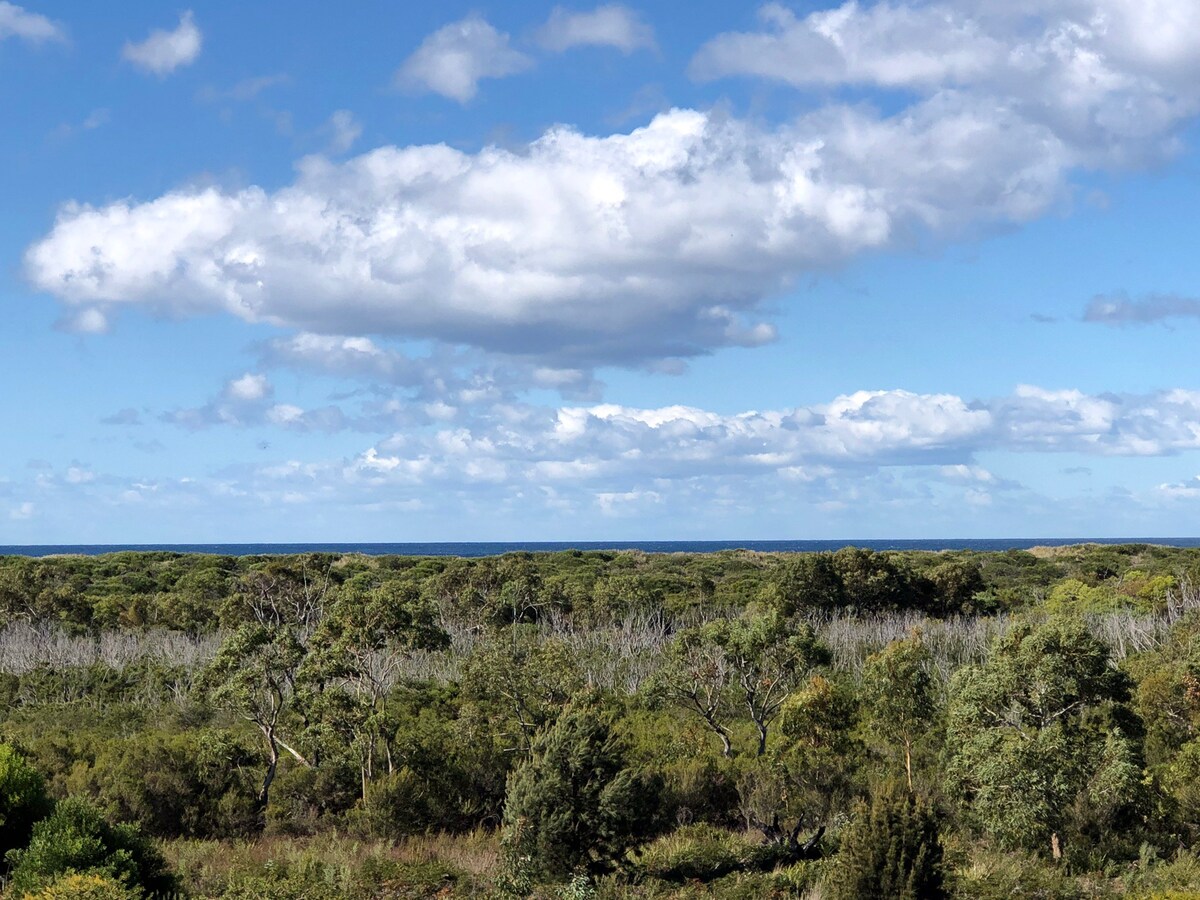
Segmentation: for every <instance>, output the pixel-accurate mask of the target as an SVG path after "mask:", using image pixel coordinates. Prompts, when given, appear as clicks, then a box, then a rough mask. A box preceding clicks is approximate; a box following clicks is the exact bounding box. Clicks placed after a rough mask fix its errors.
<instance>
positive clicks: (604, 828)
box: [504, 694, 657, 878]
mask: <svg viewBox="0 0 1200 900" xmlns="http://www.w3.org/2000/svg"><path fill="white" fill-rule="evenodd" d="M656 793H657V785H656V784H655V781H654V779H652V778H648V777H647V776H645V775H644V774H643V773H641V772H637V771H635V770H633V769H630V768H627V767H626V759H625V749H624V747H623V746H622V745H621V743H620V741H619V740H618V739H617V737H616V736H615V735H614V733H613V729H612V714H611V712H609V711H608V710H607V709H606V708H605V707H604V706H603V705H602V704H601V702H600V700H599V698H598V697H597V696H595V695H592V694H587V695H583V696H580V697H578V698H576V699H575V700H574V701H572V702H571V703H570V704H568V705H567V707H566V708H565V709H564V710H563V712H562V714H561V715H560V716H559V717H558V719H557V720H556V721H555V722H554V724H553V725H551V726H550V727H549V728H547V729H545V730H544V731H543V732H541V733H540V734H539V735H538V737H537V739H536V740H535V741H534V744H533V752H532V754H531V756H530V758H529V759H528V760H527V761H526V762H525V763H523V764H522V765H520V766H519V767H518V768H517V769H516V770H515V771H514V772H513V774H512V776H511V777H510V779H509V784H508V798H507V802H506V804H505V809H504V821H505V825H506V827H507V829H508V839H509V842H510V846H511V847H512V848H513V852H514V854H515V855H516V857H517V858H518V859H524V860H527V861H528V862H529V864H530V866H531V867H532V868H533V869H534V870H535V871H537V872H539V873H541V874H544V875H547V876H550V877H556V878H561V877H565V876H567V875H569V874H571V873H572V872H576V871H578V870H580V869H586V870H592V871H603V870H605V869H607V868H609V867H611V866H612V864H613V863H615V862H616V861H617V860H618V859H620V858H621V856H622V855H623V854H624V852H625V850H626V849H628V848H629V847H631V846H633V845H634V844H635V843H636V842H637V841H638V839H640V838H641V837H643V836H644V835H646V834H647V833H648V832H650V831H651V830H652V829H653V828H654V826H655V823H654V821H653V811H654V810H655V808H656V807H657V797H656V796H655V795H656Z"/></svg>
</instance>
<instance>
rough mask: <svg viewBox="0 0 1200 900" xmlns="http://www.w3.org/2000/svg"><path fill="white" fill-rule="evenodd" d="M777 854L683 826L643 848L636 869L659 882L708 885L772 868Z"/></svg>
mask: <svg viewBox="0 0 1200 900" xmlns="http://www.w3.org/2000/svg"><path fill="white" fill-rule="evenodd" d="M777 855H778V850H777V848H775V847H772V846H770V845H767V844H764V843H762V842H761V841H752V840H747V838H746V837H745V836H744V835H742V834H737V833H734V832H731V831H726V830H725V829H723V828H716V827H714V826H712V825H686V826H684V827H683V828H680V829H679V830H678V831H674V832H672V833H671V834H667V835H663V836H662V837H660V838H659V839H658V840H656V841H653V842H652V843H650V844H647V845H646V846H645V847H643V848H642V849H641V850H640V851H639V852H638V854H637V857H636V863H635V866H636V869H637V871H638V872H639V873H640V874H641V875H644V876H645V877H647V878H657V879H661V880H663V881H690V880H692V879H698V880H700V881H712V880H713V879H714V878H720V877H721V876H722V875H728V874H729V873H730V872H737V871H742V870H750V869H761V868H766V867H768V866H770V865H773V864H774V862H775V860H776V857H777Z"/></svg>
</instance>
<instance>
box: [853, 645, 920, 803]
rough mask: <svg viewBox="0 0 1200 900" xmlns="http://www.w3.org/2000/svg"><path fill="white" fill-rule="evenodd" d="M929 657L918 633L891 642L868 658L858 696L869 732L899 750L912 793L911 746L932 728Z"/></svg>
mask: <svg viewBox="0 0 1200 900" xmlns="http://www.w3.org/2000/svg"><path fill="white" fill-rule="evenodd" d="M932 666H933V657H932V655H931V654H930V653H929V650H928V649H927V648H926V647H925V644H924V643H923V642H922V640H921V636H920V635H919V634H914V635H912V636H911V637H909V638H907V639H904V640H899V641H893V642H892V643H890V644H888V645H887V646H886V647H884V648H883V649H882V650H881V651H879V652H878V653H876V654H873V655H872V656H870V657H868V659H867V662H866V665H865V666H864V667H863V673H862V695H863V701H864V703H865V704H866V706H867V709H868V710H869V712H870V716H871V732H872V733H873V734H874V735H876V736H877V737H879V738H880V739H882V740H883V741H884V742H886V743H889V744H891V745H893V746H894V747H897V748H899V750H900V755H901V757H902V758H903V760H904V770H905V776H906V780H907V783H908V788H909V790H912V784H913V782H912V747H913V743H914V741H916V740H917V739H918V738H919V737H920V736H921V735H922V734H923V733H924V732H926V731H927V730H929V728H930V727H931V726H932V725H933V722H932V719H933V715H934V711H935V709H936V704H935V698H934V684H933V675H932V673H931V671H930V670H931V668H932Z"/></svg>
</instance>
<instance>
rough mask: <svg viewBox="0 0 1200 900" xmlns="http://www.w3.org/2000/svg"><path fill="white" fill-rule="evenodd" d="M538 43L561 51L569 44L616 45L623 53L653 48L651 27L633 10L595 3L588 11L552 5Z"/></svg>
mask: <svg viewBox="0 0 1200 900" xmlns="http://www.w3.org/2000/svg"><path fill="white" fill-rule="evenodd" d="M537 40H538V43H539V44H541V45H542V46H543V47H544V48H546V49H547V50H551V51H553V52H555V53H562V52H563V51H565V50H569V49H571V48H572V47H581V46H597V47H615V48H616V49H618V50H620V51H621V52H622V53H626V54H629V53H632V52H633V51H634V50H639V49H654V46H655V43H654V30H653V29H652V28H651V27H650V26H649V25H647V24H646V23H645V22H643V21H642V20H641V19H640V18H639V17H638V15H637V13H635V12H634V11H633V10H631V9H629V7H627V6H622V5H620V4H618V3H609V4H605V5H602V6H597V7H596V8H595V9H593V10H591V11H590V12H572V11H571V10H568V9H564V8H563V7H561V6H556V7H554V10H553V11H552V12H551V13H550V18H549V19H548V20H547V21H546V24H545V25H543V26H542V27H541V28H540V29H539V30H538V33H537Z"/></svg>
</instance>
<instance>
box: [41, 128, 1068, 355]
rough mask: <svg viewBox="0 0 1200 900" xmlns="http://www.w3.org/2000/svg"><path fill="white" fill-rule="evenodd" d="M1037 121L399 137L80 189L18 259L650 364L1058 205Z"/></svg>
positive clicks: (386, 329) (526, 349)
mask: <svg viewBox="0 0 1200 900" xmlns="http://www.w3.org/2000/svg"><path fill="white" fill-rule="evenodd" d="M1014 129H1016V130H1015V131H1014ZM1025 137H1029V136H1022V135H1021V134H1020V128H1019V123H1009V122H1006V121H1004V118H1003V116H1000V117H999V118H997V117H996V116H995V115H993V114H992V113H988V114H987V115H986V116H985V115H984V114H983V112H982V111H979V110H971V109H967V108H946V109H943V110H940V111H938V113H937V114H936V115H935V114H933V113H932V112H930V111H929V110H926V114H924V115H919V114H914V115H911V116H906V117H904V118H897V119H890V120H880V119H877V118H875V117H873V116H872V115H871V114H869V113H865V112H863V111H860V110H854V109H848V108H840V107H839V108H837V109H833V110H824V111H821V112H820V113H816V114H813V115H811V116H808V117H805V118H803V119H801V120H799V121H797V122H794V123H791V124H789V125H787V126H784V127H781V128H779V129H777V130H774V131H763V130H762V129H760V128H758V127H756V126H754V125H751V124H749V123H747V122H743V121H739V120H736V119H729V118H726V117H722V116H720V115H717V114H706V113H700V112H695V111H691V110H673V111H671V112H669V113H665V114H662V115H660V116H657V117H656V118H655V119H654V120H653V121H652V122H651V123H650V124H649V125H647V126H646V127H643V128H639V129H636V130H634V131H633V132H631V133H629V134H614V135H610V136H607V137H591V136H587V135H583V134H579V133H578V132H575V131H573V130H571V129H567V128H555V129H553V130H551V131H549V132H548V133H547V134H545V135H544V136H543V137H542V138H541V139H539V140H538V141H535V142H534V143H533V144H532V145H530V146H529V148H528V149H527V151H525V152H521V153H517V152H511V151H508V150H502V149H499V148H495V147H488V148H485V149H483V150H481V151H480V152H478V153H475V154H468V153H462V152H460V151H457V150H453V149H451V148H449V147H446V146H443V145H436V146H418V147H406V148H398V147H383V148H380V149H377V150H374V151H372V152H370V153H367V154H364V155H362V156H359V157H357V158H354V159H351V160H348V161H347V162H345V163H332V162H329V161H327V160H324V159H321V158H316V157H314V158H309V159H307V160H305V161H304V162H303V163H302V164H301V166H300V176H299V178H298V180H297V182H296V183H295V184H294V185H292V186H290V187H287V188H284V189H282V190H279V191H276V192H274V193H269V192H267V191H264V190H262V189H260V188H247V189H243V190H236V191H222V190H220V189H217V188H214V187H208V188H203V189H195V190H192V189H186V190H180V191H175V192H172V193H169V194H167V195H165V196H163V197H160V198H158V199H156V200H151V201H148V202H144V203H137V202H133V201H121V202H117V203H113V204H109V205H107V206H103V207H92V206H88V205H84V204H69V205H68V206H66V207H64V208H63V209H62V210H61V212H60V214H59V217H58V221H57V223H56V225H55V227H54V229H53V231H52V232H51V233H50V234H49V235H48V236H47V237H46V238H45V239H43V240H42V241H40V242H38V243H37V244H35V245H34V246H33V247H32V248H30V250H29V252H28V254H27V256H26V268H27V272H28V275H29V278H30V279H31V281H32V282H33V283H34V284H35V285H36V286H37V287H38V288H40V289H42V290H44V291H48V292H50V293H53V294H55V295H57V296H58V297H59V298H60V299H62V300H63V301H64V302H66V303H67V304H68V306H71V307H77V308H85V309H97V310H111V309H112V308H115V307H117V306H120V305H127V304H138V305H143V306H148V307H151V308H154V309H159V310H166V311H170V312H172V313H175V314H188V313H199V312H205V311H217V310H224V311H226V312H228V313H230V314H232V315H234V316H237V317H239V318H242V319H245V320H247V321H266V322H272V323H276V324H279V325H285V326H291V327H294V328H297V329H302V330H307V331H311V332H315V333H324V334H346V333H352V334H374V335H393V336H403V337H410V338H411V337H416V338H432V339H435V340H439V341H444V342H447V343H451V344H469V345H472V346H475V347H477V348H481V349H484V350H490V351H496V352H502V353H508V354H519V355H526V356H529V357H531V358H537V359H539V360H541V361H542V362H543V363H549V364H552V365H555V366H558V367H566V368H575V367H580V366H584V367H586V366H592V365H597V364H604V363H609V364H621V365H642V364H644V363H646V362H648V361H653V360H661V359H664V358H673V357H674V358H679V357H688V356H694V355H696V354H702V353H707V352H711V351H712V350H714V349H716V348H719V347H724V346H730V345H739V346H755V345H758V344H761V343H764V342H767V341H770V340H771V339H772V338H773V337H774V330H773V328H772V327H771V326H770V325H769V324H768V323H764V322H762V321H759V320H757V318H756V313H757V307H758V306H759V305H760V304H761V302H762V301H763V300H764V299H765V298H767V297H771V296H774V295H777V294H779V293H780V292H781V291H783V290H784V289H786V287H787V286H788V285H789V284H791V283H792V282H793V281H794V279H795V278H796V277H797V276H799V275H800V274H802V273H805V272H810V271H813V270H819V269H824V268H827V267H829V266H832V265H836V264H837V263H839V262H842V261H845V260H847V259H849V258H851V257H853V256H854V255H856V254H859V253H862V252H864V251H869V250H874V249H879V248H883V247H888V246H892V245H894V244H895V243H896V242H898V241H901V242H902V241H905V240H907V235H909V234H911V233H912V232H913V231H914V230H922V229H923V230H933V231H935V232H938V233H942V234H951V233H957V232H959V231H960V230H961V229H963V228H968V227H972V226H975V225H978V224H980V223H996V222H1014V221H1023V220H1025V219H1027V218H1030V217H1031V216H1034V215H1036V214H1037V213H1040V212H1042V211H1044V210H1045V209H1046V208H1047V207H1048V206H1050V205H1052V204H1053V203H1054V202H1055V201H1056V200H1057V199H1058V198H1059V197H1060V195H1061V193H1062V190H1063V187H1064V183H1063V176H1064V168H1063V166H1064V165H1065V164H1066V160H1065V159H1055V160H1053V164H1048V161H1047V157H1046V154H1047V152H1048V149H1047V146H1046V145H1045V144H1043V143H1039V142H1038V141H1037V140H1033V139H1030V140H1026V139H1025Z"/></svg>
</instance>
